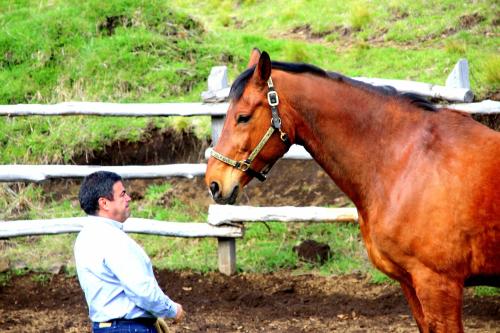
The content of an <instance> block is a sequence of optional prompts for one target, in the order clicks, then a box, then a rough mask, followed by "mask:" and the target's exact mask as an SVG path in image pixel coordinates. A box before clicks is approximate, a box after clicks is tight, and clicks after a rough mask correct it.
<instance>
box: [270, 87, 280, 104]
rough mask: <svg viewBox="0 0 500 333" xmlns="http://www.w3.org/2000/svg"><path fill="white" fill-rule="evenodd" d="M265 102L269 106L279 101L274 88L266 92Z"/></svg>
mask: <svg viewBox="0 0 500 333" xmlns="http://www.w3.org/2000/svg"><path fill="white" fill-rule="evenodd" d="M267 102H268V103H269V105H271V106H277V105H278V104H279V103H280V100H279V98H278V93H277V92H276V91H274V90H271V91H269V92H268V93H267Z"/></svg>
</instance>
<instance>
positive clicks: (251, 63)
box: [247, 47, 260, 68]
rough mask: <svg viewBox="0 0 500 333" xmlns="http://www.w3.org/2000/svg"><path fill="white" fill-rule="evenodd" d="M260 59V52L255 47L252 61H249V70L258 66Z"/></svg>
mask: <svg viewBox="0 0 500 333" xmlns="http://www.w3.org/2000/svg"><path fill="white" fill-rule="evenodd" d="M259 58H260V50H259V49H258V48H256V47H255V48H254V49H253V50H252V53H251V54H250V60H248V65H247V68H250V67H252V66H255V65H257V62H258V61H259Z"/></svg>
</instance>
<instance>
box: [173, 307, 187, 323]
mask: <svg viewBox="0 0 500 333" xmlns="http://www.w3.org/2000/svg"><path fill="white" fill-rule="evenodd" d="M175 305H176V306H177V313H176V314H175V317H174V323H178V322H181V321H182V320H183V319H184V316H185V315H186V313H185V312H184V309H183V308H182V305H180V304H179V303H175Z"/></svg>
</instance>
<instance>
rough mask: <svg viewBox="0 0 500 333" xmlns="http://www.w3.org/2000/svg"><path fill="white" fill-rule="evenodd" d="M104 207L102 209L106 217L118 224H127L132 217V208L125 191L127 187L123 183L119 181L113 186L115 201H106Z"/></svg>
mask: <svg viewBox="0 0 500 333" xmlns="http://www.w3.org/2000/svg"><path fill="white" fill-rule="evenodd" d="M104 200H105V202H104V206H103V207H102V208H101V209H100V211H101V212H102V213H104V214H105V217H108V218H110V219H112V220H115V221H118V222H125V220H127V219H128V217H129V216H130V207H129V205H128V203H129V202H130V200H132V199H131V198H130V196H129V195H128V194H127V192H126V191H125V186H123V183H122V182H121V181H117V182H116V183H115V184H114V185H113V200H108V199H105V198H104Z"/></svg>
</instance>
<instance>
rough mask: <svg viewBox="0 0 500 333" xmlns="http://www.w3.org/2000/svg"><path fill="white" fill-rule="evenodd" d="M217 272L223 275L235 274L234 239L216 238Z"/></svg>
mask: <svg viewBox="0 0 500 333" xmlns="http://www.w3.org/2000/svg"><path fill="white" fill-rule="evenodd" d="M217 240H218V255H219V272H221V273H222V274H225V275H233V274H234V273H236V239H234V238H227V237H218V238H217Z"/></svg>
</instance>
